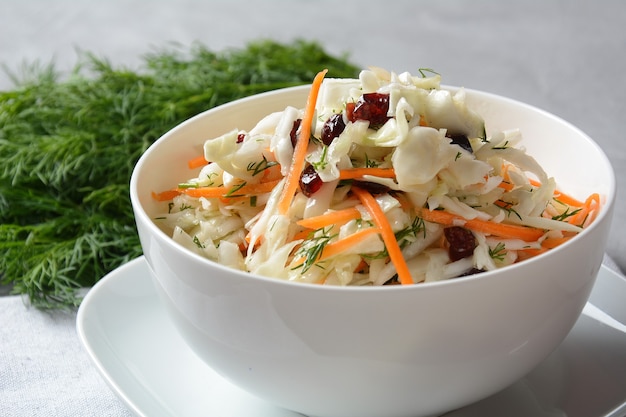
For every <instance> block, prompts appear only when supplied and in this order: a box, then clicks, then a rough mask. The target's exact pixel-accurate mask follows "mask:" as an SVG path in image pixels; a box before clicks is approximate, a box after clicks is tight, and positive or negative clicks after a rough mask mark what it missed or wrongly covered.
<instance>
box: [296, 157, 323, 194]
mask: <svg viewBox="0 0 626 417" xmlns="http://www.w3.org/2000/svg"><path fill="white" fill-rule="evenodd" d="M323 184H324V182H323V181H322V179H321V178H320V176H319V174H318V173H317V171H315V168H313V165H308V166H307V167H306V168H305V169H304V171H302V174H301V175H300V190H302V194H304V195H305V196H307V197H311V196H312V195H313V194H315V193H316V192H317V191H318V190H319V189H320V188H322V185H323Z"/></svg>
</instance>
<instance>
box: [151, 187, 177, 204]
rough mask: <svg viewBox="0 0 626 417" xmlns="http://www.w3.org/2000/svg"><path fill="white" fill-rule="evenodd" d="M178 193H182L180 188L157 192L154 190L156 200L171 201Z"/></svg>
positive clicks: (153, 194)
mask: <svg viewBox="0 0 626 417" xmlns="http://www.w3.org/2000/svg"><path fill="white" fill-rule="evenodd" d="M177 195H180V191H179V190H167V191H161V192H160V193H155V192H154V191H153V192H152V198H154V199H155V200H156V201H169V200H171V199H173V198H174V197H176V196H177Z"/></svg>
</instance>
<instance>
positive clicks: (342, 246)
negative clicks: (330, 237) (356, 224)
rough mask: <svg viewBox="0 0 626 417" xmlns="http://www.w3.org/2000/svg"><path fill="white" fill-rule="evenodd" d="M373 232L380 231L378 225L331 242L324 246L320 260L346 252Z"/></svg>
mask: <svg viewBox="0 0 626 417" xmlns="http://www.w3.org/2000/svg"><path fill="white" fill-rule="evenodd" d="M373 233H380V229H379V228H377V227H368V228H367V229H362V230H359V231H358V232H355V233H353V234H351V235H349V236H346V237H344V238H343V239H340V240H337V241H335V242H331V243H329V244H328V245H326V246H325V247H324V249H323V250H322V254H321V255H320V258H319V260H324V259H328V258H331V257H333V256H335V255H338V254H340V253H342V252H345V251H347V250H348V249H349V248H351V247H352V246H354V245H356V244H357V243H359V242H360V241H362V240H363V239H365V238H366V237H368V236H369V235H371V234H373Z"/></svg>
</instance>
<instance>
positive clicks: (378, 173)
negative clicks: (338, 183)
mask: <svg viewBox="0 0 626 417" xmlns="http://www.w3.org/2000/svg"><path fill="white" fill-rule="evenodd" d="M365 175H371V176H373V177H380V178H395V177H396V171H395V170H394V169H393V168H348V169H342V170H340V171H339V179H340V180H353V179H355V178H362V177H364V176H365Z"/></svg>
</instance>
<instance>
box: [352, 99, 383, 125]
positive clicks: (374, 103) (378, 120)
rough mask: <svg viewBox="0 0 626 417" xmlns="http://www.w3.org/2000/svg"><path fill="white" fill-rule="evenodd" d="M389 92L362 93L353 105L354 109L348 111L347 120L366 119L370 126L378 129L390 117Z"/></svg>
mask: <svg viewBox="0 0 626 417" xmlns="http://www.w3.org/2000/svg"><path fill="white" fill-rule="evenodd" d="M388 112H389V94H382V93H367V94H363V95H362V96H361V97H360V98H359V100H358V101H357V102H356V104H355V105H354V110H352V111H351V112H350V113H349V117H350V118H349V120H350V121H351V122H354V121H356V120H368V121H369V122H370V128H372V129H379V128H380V127H381V126H382V125H384V124H385V122H386V121H387V120H389V119H390V117H389V116H387V113H388Z"/></svg>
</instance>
